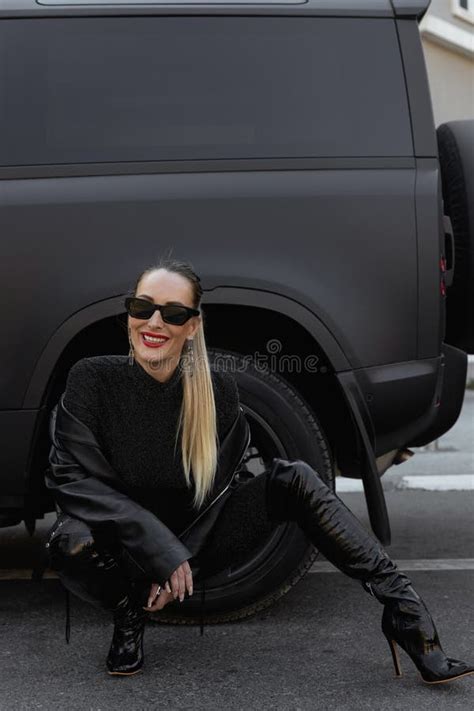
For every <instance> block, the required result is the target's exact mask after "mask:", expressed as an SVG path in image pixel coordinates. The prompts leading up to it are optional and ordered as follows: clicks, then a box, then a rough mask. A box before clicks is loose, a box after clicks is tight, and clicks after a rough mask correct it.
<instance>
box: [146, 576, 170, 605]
mask: <svg viewBox="0 0 474 711" xmlns="http://www.w3.org/2000/svg"><path fill="white" fill-rule="evenodd" d="M159 588H160V586H159V585H158V583H152V585H151V588H150V594H149V596H148V602H147V607H144V608H143V609H144V610H146V611H147V612H157V610H162V609H163V608H164V606H165V605H167V604H168V603H169V602H171V601H172V600H173V599H174V597H173V593H172V592H171V588H170V584H169V582H168V581H166V583H165V587H164V588H161V590H160V594H159V595H158V596H157V592H158V590H159Z"/></svg>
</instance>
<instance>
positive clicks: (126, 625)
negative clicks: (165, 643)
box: [52, 538, 150, 675]
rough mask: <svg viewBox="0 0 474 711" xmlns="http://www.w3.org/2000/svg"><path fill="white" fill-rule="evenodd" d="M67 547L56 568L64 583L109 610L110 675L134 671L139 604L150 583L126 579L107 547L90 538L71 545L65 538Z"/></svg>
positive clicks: (138, 661) (139, 660)
mask: <svg viewBox="0 0 474 711" xmlns="http://www.w3.org/2000/svg"><path fill="white" fill-rule="evenodd" d="M67 548H68V550H67V555H64V553H65V551H63V555H62V556H61V562H60V565H59V566H58V567H56V569H57V570H58V572H59V577H60V579H61V581H62V583H63V585H64V586H65V587H66V588H67V589H68V590H70V591H71V592H73V593H74V594H75V595H77V596H78V597H80V598H82V599H84V600H86V601H88V602H90V603H92V604H93V605H95V606H96V607H100V608H102V609H107V610H111V611H112V614H113V621H114V633H113V638H112V643H111V646H110V649H109V653H108V655H107V660H106V665H107V669H108V672H109V674H120V675H125V674H127V675H128V674H135V673H136V672H138V671H140V669H141V668H142V666H143V662H144V653H143V634H144V629H145V622H146V617H147V613H146V611H145V610H143V609H142V605H146V601H145V602H143V600H144V599H145V600H146V593H147V590H148V589H149V587H150V585H149V584H147V585H145V583H139V582H135V581H131V580H129V579H128V578H127V577H126V576H125V575H124V574H123V571H122V569H121V567H120V566H119V564H118V563H117V561H116V560H115V558H114V557H113V555H112V554H111V553H110V552H109V551H108V550H107V548H105V547H104V546H100V545H99V544H98V543H97V542H95V541H94V539H92V538H91V539H90V540H85V541H84V540H82V541H80V542H79V543H78V544H77V545H75V546H73V547H71V541H70V540H68V546H67ZM57 559H58V556H57V554H56V560H57ZM53 560H54V559H53ZM52 567H53V566H52ZM145 588H147V589H146V590H145Z"/></svg>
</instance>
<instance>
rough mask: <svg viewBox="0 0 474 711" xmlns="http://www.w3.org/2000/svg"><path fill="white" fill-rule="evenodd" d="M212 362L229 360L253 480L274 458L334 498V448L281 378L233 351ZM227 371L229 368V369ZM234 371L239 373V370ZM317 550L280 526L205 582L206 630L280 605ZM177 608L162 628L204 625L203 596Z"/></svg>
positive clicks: (163, 617) (216, 354) (291, 526)
mask: <svg viewBox="0 0 474 711" xmlns="http://www.w3.org/2000/svg"><path fill="white" fill-rule="evenodd" d="M208 353H209V357H210V360H211V362H215V360H216V359H217V358H219V359H222V358H225V359H230V360H231V361H232V364H233V365H232V368H233V370H232V372H233V374H234V376H235V378H236V381H237V385H238V388H239V397H240V404H241V406H242V408H243V410H244V413H245V415H246V418H247V420H248V422H249V425H250V429H251V441H250V446H249V448H248V450H247V452H246V455H245V457H244V463H245V468H246V469H247V470H248V476H259V474H261V473H262V472H263V471H265V468H266V467H268V466H269V464H270V462H271V460H272V459H273V458H274V457H279V458H282V459H288V460H293V459H302V460H304V461H306V462H307V463H308V464H310V466H312V467H313V468H314V469H315V470H316V471H317V472H318V473H319V474H320V476H321V478H322V479H323V480H324V481H325V482H326V484H327V485H328V486H330V488H331V489H332V490H333V491H334V487H335V484H334V473H333V472H334V469H333V461H332V456H331V453H330V450H329V446H328V443H327V441H326V438H325V436H324V433H323V431H322V429H321V426H320V424H319V422H318V420H317V419H316V417H315V415H314V413H313V412H312V411H311V409H310V408H309V407H308V405H307V403H306V402H305V401H304V400H303V398H302V397H301V395H300V394H299V393H298V392H297V391H296V390H295V389H294V388H293V387H292V386H291V385H290V384H289V383H288V382H287V381H286V380H285V379H284V378H283V377H281V376H280V375H277V374H275V373H272V372H270V371H268V370H261V369H256V368H255V367H254V366H253V365H250V364H248V362H244V360H243V357H242V356H241V355H239V354H237V353H231V352H229V351H218V350H212V351H211V350H209V351H208ZM226 367H227V366H226ZM234 369H235V370H234ZM318 555H319V551H318V550H317V549H316V548H315V547H314V546H313V545H312V544H311V543H310V541H309V540H308V539H307V538H306V536H305V535H304V534H303V532H302V531H301V529H300V528H299V526H298V525H297V524H296V522H294V521H292V522H285V523H282V524H280V525H278V526H277V527H276V528H275V529H274V530H273V532H272V534H271V535H270V536H269V537H268V538H267V540H264V541H262V542H261V545H260V546H259V548H258V549H256V550H254V551H253V552H252V555H251V556H249V557H248V558H247V559H245V560H244V561H243V562H240V564H239V565H238V566H236V567H235V568H232V567H230V568H226V569H225V570H223V571H221V572H219V573H218V574H217V575H213V576H212V577H209V578H206V579H205V590H206V605H205V610H206V614H205V617H204V621H205V623H206V624H212V623H220V622H231V621H234V620H238V619H243V618H246V617H249V616H251V615H253V614H255V613H256V612H259V611H260V610H264V609H266V608H267V607H269V606H270V605H272V604H273V603H274V602H276V601H277V600H279V599H280V598H281V597H282V596H283V595H285V594H286V593H287V592H289V590H291V588H292V587H293V586H294V585H296V584H297V583H298V582H299V581H300V580H301V579H302V578H303V576H304V575H305V574H306V573H307V572H308V569H309V568H310V567H311V565H312V563H313V562H314V561H315V560H316V558H317V557H318ZM200 591H201V589H200V588H199V587H198V586H195V588H194V594H193V596H192V598H189V597H185V599H184V601H183V602H182V603H179V602H178V601H173V602H171V603H169V604H168V605H167V606H166V607H165V608H163V610H160V611H159V612H156V613H154V615H153V619H154V621H157V622H163V623H171V624H195V623H198V622H199V621H200V609H199V605H200V600H199V598H200V595H199V593H200Z"/></svg>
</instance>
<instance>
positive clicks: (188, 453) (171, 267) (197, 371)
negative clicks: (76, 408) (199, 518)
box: [133, 257, 219, 509]
mask: <svg viewBox="0 0 474 711" xmlns="http://www.w3.org/2000/svg"><path fill="white" fill-rule="evenodd" d="M158 269H165V270H167V271H169V272H175V273H176V274H181V275H182V276H183V277H185V278H186V279H187V280H188V281H189V283H190V286H191V291H192V306H193V308H195V309H199V307H200V304H201V297H202V293H203V290H202V287H201V283H200V279H199V277H198V276H197V274H196V273H195V272H194V270H193V268H192V265H191V264H190V263H189V262H184V261H179V260H176V259H168V258H164V257H163V258H161V259H160V261H159V262H158V264H155V265H153V266H150V267H147V269H145V270H144V271H143V272H142V274H141V275H140V276H139V277H138V279H137V281H136V284H135V288H134V290H133V295H135V294H136V293H137V290H138V287H139V284H140V282H141V281H142V279H143V278H144V277H145V276H147V275H148V274H150V273H152V272H154V271H157V270H158ZM193 344H194V357H193V359H192V360H191V359H189V358H188V355H187V354H184V355H183V354H182V356H181V360H180V363H179V364H178V366H177V367H178V368H180V369H181V373H182V376H181V382H182V386H183V401H182V405H181V410H180V414H179V420H178V427H177V432H176V439H175V453H176V447H177V445H178V441H179V435H180V432H182V436H181V456H182V462H183V469H184V475H185V478H186V483H187V486H188V487H189V488H191V487H192V482H191V471H192V473H193V478H194V483H195V487H196V490H195V495H194V499H193V505H194V507H195V508H197V509H198V508H200V507H201V506H202V504H203V503H204V501H205V499H206V497H207V495H208V494H209V492H210V491H211V489H212V487H213V484H214V480H215V476H216V470H217V456H218V445H219V439H218V435H217V421H216V403H215V399H214V389H213V385H212V378H211V369H210V363H209V357H208V354H207V347H206V341H205V337H204V314H203V312H202V311H201V323H200V325H199V328H198V329H197V331H196V333H195V335H194V340H193Z"/></svg>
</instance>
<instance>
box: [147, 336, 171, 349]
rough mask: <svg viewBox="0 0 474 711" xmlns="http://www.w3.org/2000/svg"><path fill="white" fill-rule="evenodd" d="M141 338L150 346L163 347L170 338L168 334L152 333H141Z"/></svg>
mask: <svg viewBox="0 0 474 711" xmlns="http://www.w3.org/2000/svg"><path fill="white" fill-rule="evenodd" d="M140 335H141V340H142V343H144V344H145V345H146V346H147V347H148V348H161V347H162V346H165V345H166V344H167V343H168V341H169V338H168V337H167V336H161V335H158V334H157V335H152V334H151V333H141V334H140Z"/></svg>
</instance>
